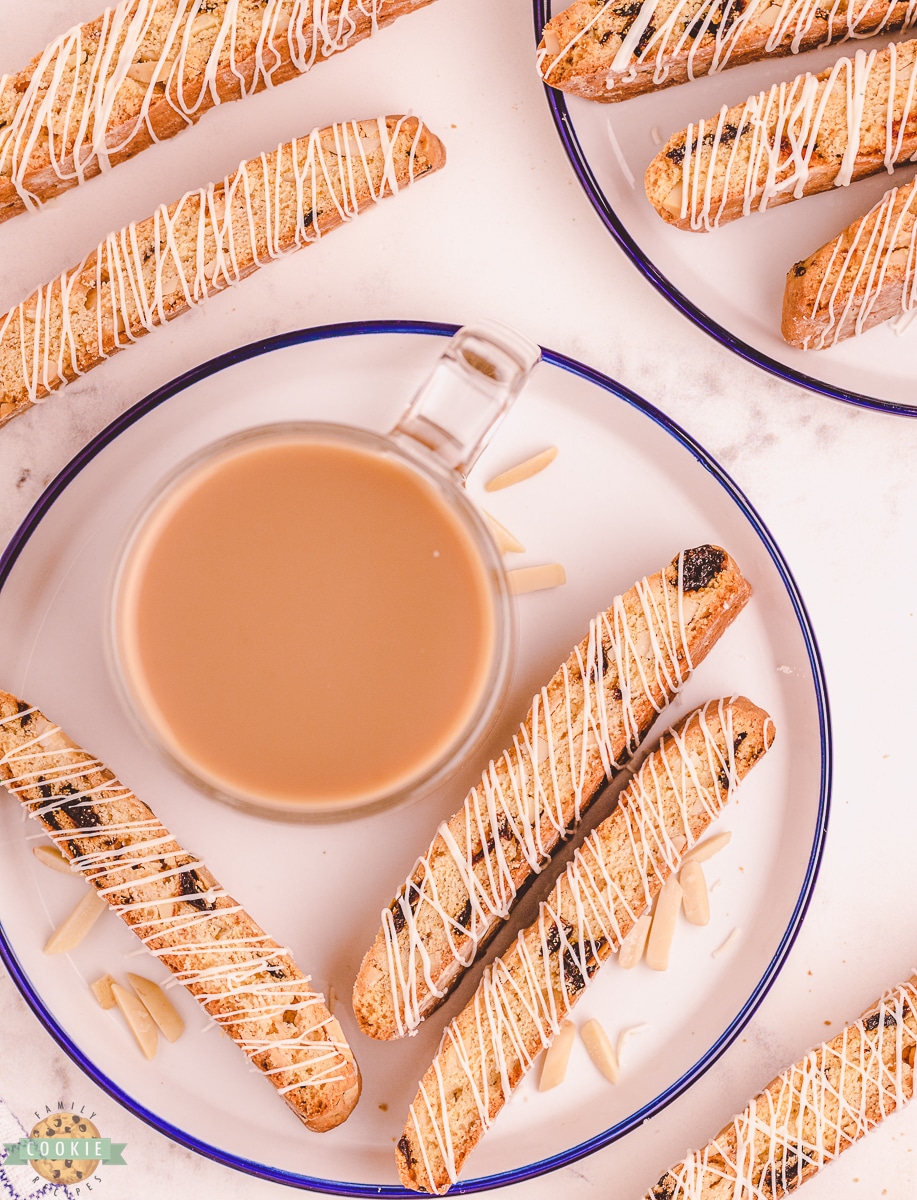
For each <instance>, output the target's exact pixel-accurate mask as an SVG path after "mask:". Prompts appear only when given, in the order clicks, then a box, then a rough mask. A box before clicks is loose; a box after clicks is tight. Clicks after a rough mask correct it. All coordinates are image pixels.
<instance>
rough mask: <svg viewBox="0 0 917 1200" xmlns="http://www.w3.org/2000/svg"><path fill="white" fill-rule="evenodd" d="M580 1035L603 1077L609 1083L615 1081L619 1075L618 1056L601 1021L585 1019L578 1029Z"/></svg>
mask: <svg viewBox="0 0 917 1200" xmlns="http://www.w3.org/2000/svg"><path fill="white" fill-rule="evenodd" d="M580 1037H581V1038H582V1039H583V1045H584V1046H585V1047H586V1049H587V1050H588V1051H589V1057H590V1058H591V1059H592V1061H593V1062H594V1063H595V1065H596V1066H597V1067H598V1069H599V1070H600V1071H601V1072H602V1074H603V1075H604V1076H605V1078H606V1079H608V1080H609V1081H610V1082H611V1083H617V1082H618V1078H619V1076H620V1069H619V1067H618V1056H617V1054H615V1048H614V1046H612V1044H611V1041H610V1039H609V1037H608V1034H607V1033H606V1032H605V1030H604V1028H603V1027H602V1025H601V1023H600V1022H599V1021H596V1020H592V1021H587V1022H586V1024H585V1025H584V1026H583V1028H582V1029H581V1030H580Z"/></svg>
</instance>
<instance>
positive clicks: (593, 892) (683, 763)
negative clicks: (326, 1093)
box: [396, 697, 773, 1192]
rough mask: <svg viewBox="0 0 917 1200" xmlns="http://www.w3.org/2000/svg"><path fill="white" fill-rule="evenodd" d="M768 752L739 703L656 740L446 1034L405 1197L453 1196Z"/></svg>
mask: <svg viewBox="0 0 917 1200" xmlns="http://www.w3.org/2000/svg"><path fill="white" fill-rule="evenodd" d="M772 740H773V726H772V724H771V721H770V718H769V717H768V715H767V713H765V712H764V711H763V710H762V709H760V708H757V707H756V706H755V705H754V704H752V703H751V702H750V701H748V700H746V699H744V697H738V698H736V697H733V698H732V699H730V700H720V701H718V702H714V701H711V702H710V703H709V704H707V705H705V706H704V707H703V708H701V709H698V710H697V711H695V712H693V713H691V714H690V716H688V717H686V718H685V719H684V720H683V721H681V722H679V724H678V725H677V726H675V728H673V729H671V730H669V731H668V732H667V733H666V734H664V735H663V737H662V739H661V740H660V743H659V746H658V748H657V749H656V750H654V751H653V752H652V754H650V755H649V756H648V757H647V758H646V760H645V762H644V763H643V765H642V766H641V768H640V770H639V771H638V772H637V774H636V775H635V776H634V778H633V779H632V780H631V782H630V783H629V784H628V786H627V787H626V788H625V790H624V791H623V792H622V793H621V797H620V800H619V802H618V807H617V808H616V809H615V811H614V812H613V813H612V815H611V816H610V817H608V818H606V820H605V821H603V822H602V823H601V824H600V825H599V826H598V827H597V828H596V829H595V830H594V831H593V833H591V834H590V836H589V837H588V838H587V839H586V841H585V842H584V843H583V846H582V847H581V849H580V850H578V851H577V853H576V855H575V857H574V858H573V861H572V862H571V863H570V865H569V866H568V867H567V870H566V871H565V872H564V874H563V875H561V877H560V878H559V879H558V881H557V883H556V884H555V886H554V889H553V890H552V892H551V895H550V897H549V898H548V899H547V900H546V901H544V902H543V903H542V904H541V905H540V906H539V910H538V917H537V918H536V920H535V921H534V922H533V923H532V924H531V925H530V926H529V927H528V929H525V930H523V931H522V932H521V933H520V934H519V936H518V937H517V938H516V941H515V942H514V943H513V944H512V946H510V948H509V950H507V952H506V953H505V954H504V955H503V956H502V958H499V959H497V960H496V961H495V962H494V963H493V964H491V966H489V967H488V968H487V970H486V971H485V973H484V976H483V978H482V980H481V982H480V984H479V985H478V988H477V991H476V992H475V994H474V996H473V997H472V998H471V1000H470V1001H469V1002H468V1004H467V1005H466V1006H465V1007H464V1008H463V1009H462V1011H461V1012H460V1013H459V1015H458V1016H457V1017H456V1018H455V1020H454V1021H452V1022H451V1023H450V1024H449V1025H448V1026H447V1028H446V1031H445V1033H444V1034H443V1039H442V1041H441V1043H440V1047H439V1051H438V1052H437V1055H436V1058H435V1060H434V1062H433V1064H432V1066H431V1067H430V1069H429V1070H428V1071H427V1072H426V1074H425V1075H424V1077H423V1080H422V1081H421V1084H420V1088H419V1090H418V1093H417V1096H416V1097H415V1099H414V1102H413V1104H412V1105H411V1111H410V1113H409V1115H408V1119H407V1122H406V1123H405V1127H404V1132H403V1134H402V1136H401V1138H400V1140H399V1142H398V1145H397V1149H396V1158H397V1161H398V1171H399V1174H400V1176H401V1182H402V1183H403V1184H404V1185H405V1186H406V1187H410V1188H415V1189H417V1190H419V1191H430V1192H443V1191H446V1190H447V1189H448V1188H449V1187H450V1185H451V1184H453V1183H454V1182H455V1180H456V1177H457V1175H458V1173H459V1171H460V1170H461V1169H462V1164H463V1163H464V1161H465V1159H466V1158H467V1156H468V1155H469V1154H470V1153H471V1151H472V1150H473V1149H474V1147H475V1146H476V1145H477V1143H478V1142H479V1141H480V1139H481V1137H483V1135H484V1133H485V1132H486V1131H487V1129H488V1128H489V1127H490V1125H491V1124H492V1123H493V1121H494V1119H495V1118H496V1116H497V1114H498V1113H499V1112H500V1110H501V1109H502V1107H503V1105H504V1104H505V1103H506V1101H507V1100H508V1099H509V1097H510V1094H511V1092H512V1091H513V1090H514V1088H516V1087H517V1086H518V1084H519V1083H520V1081H521V1080H522V1078H523V1076H524V1075H525V1074H526V1072H527V1071H528V1070H529V1068H530V1067H531V1066H532V1065H533V1063H534V1061H535V1059H536V1057H537V1056H538V1054H539V1053H540V1052H541V1051H542V1050H543V1049H544V1048H545V1047H546V1046H549V1045H550V1044H551V1042H552V1041H553V1039H554V1037H555V1036H556V1035H557V1033H558V1031H559V1030H560V1027H561V1024H562V1023H563V1021H564V1020H565V1018H566V1017H567V1015H568V1014H569V1012H570V1011H571V1009H572V1008H573V1006H574V1005H575V1004H576V1002H577V1001H578V1000H579V998H580V996H581V995H582V993H583V991H584V990H585V988H586V986H587V984H588V983H589V981H590V979H591V978H592V976H593V975H594V974H595V972H596V971H597V970H598V968H599V966H600V965H601V964H602V962H604V961H605V959H607V958H608V957H609V956H610V955H611V954H613V953H615V952H616V951H617V950H618V949H619V947H620V945H621V942H622V941H623V939H624V938H625V937H626V935H627V932H628V930H629V929H630V928H631V927H632V926H633V924H634V922H635V921H637V920H638V919H639V917H640V916H641V914H642V913H644V912H646V911H648V909H649V908H650V906H651V905H652V903H653V900H654V898H655V896H656V894H657V892H658V891H659V889H660V888H661V887H662V885H663V883H664V882H665V880H666V879H667V878H668V877H669V876H670V875H671V874H673V873H675V872H676V871H677V870H678V867H679V865H680V863H681V860H682V857H683V856H684V854H685V852H686V851H687V850H689V849H690V848H691V847H692V846H694V845H695V844H696V842H697V841H698V840H699V838H700V837H701V836H702V834H703V833H704V831H705V830H706V829H707V828H708V826H709V825H710V822H711V821H712V820H713V819H714V818H715V817H717V816H718V815H719V812H720V810H721V809H722V807H723V805H724V804H726V803H727V801H728V800H729V798H730V797H731V795H732V793H733V791H734V789H735V787H736V785H737V784H738V782H739V780H741V779H742V778H744V776H745V775H746V774H747V772H748V771H750V770H751V768H752V767H753V766H754V764H755V763H756V762H757V761H758V760H759V759H760V758H761V756H762V755H764V754H765V753H766V752H767V750H768V748H769V746H770V745H771V742H772Z"/></svg>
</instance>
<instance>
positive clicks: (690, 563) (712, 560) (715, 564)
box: [682, 546, 726, 592]
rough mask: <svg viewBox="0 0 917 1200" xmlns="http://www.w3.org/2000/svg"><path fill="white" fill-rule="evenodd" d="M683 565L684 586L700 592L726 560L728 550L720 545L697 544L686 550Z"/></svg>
mask: <svg viewBox="0 0 917 1200" xmlns="http://www.w3.org/2000/svg"><path fill="white" fill-rule="evenodd" d="M682 561H683V566H682V586H683V588H684V590H685V591H686V592H699V591H700V589H701V588H705V587H708V586H709V585H710V584H711V583H712V582H713V580H714V579H716V577H717V575H719V573H720V571H722V569H723V563H724V562H725V561H726V551H725V550H721V549H720V548H719V546H695V547H694V549H693V550H686V551H685V553H684V558H683V560H682Z"/></svg>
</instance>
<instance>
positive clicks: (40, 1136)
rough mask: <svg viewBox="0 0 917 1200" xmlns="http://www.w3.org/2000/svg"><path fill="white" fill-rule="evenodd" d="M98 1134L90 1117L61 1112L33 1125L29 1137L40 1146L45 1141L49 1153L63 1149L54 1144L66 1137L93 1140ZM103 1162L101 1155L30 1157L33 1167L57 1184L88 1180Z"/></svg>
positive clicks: (43, 1177) (68, 1138) (42, 1175)
mask: <svg viewBox="0 0 917 1200" xmlns="http://www.w3.org/2000/svg"><path fill="white" fill-rule="evenodd" d="M98 1136H99V1131H98V1129H96V1127H95V1125H93V1123H92V1121H90V1120H89V1119H88V1118H87V1117H80V1116H78V1115H77V1114H76V1113H72V1112H58V1113H54V1115H53V1116H50V1117H45V1118H44V1120H42V1121H39V1122H38V1123H37V1124H36V1125H34V1126H33V1127H32V1132H31V1133H30V1134H29V1140H30V1141H35V1142H38V1143H39V1148H41V1144H42V1143H43V1142H47V1143H48V1149H49V1152H53V1151H55V1150H57V1149H60V1147H56V1146H55V1145H54V1143H55V1142H59V1141H63V1139H65V1138H66V1139H67V1141H68V1142H69V1141H70V1139H72V1138H81V1139H83V1138H85V1139H87V1140H93V1141H94V1140H95V1139H96V1138H98ZM65 1148H66V1149H70V1148H71V1147H70V1146H69V1145H68V1146H67V1147H65ZM101 1161H102V1160H101V1159H99V1158H95V1159H86V1158H81V1159H72V1158H33V1159H32V1160H31V1162H32V1166H33V1167H34V1168H35V1170H36V1171H37V1172H38V1174H39V1175H40V1176H41V1177H42V1179H47V1180H48V1182H49V1183H58V1184H66V1183H79V1182H80V1180H81V1179H88V1178H89V1177H90V1176H91V1175H92V1173H93V1171H94V1170H95V1169H96V1167H97V1166H98V1165H99V1163H100V1162H101Z"/></svg>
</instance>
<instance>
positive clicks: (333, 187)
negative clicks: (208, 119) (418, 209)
mask: <svg viewBox="0 0 917 1200" xmlns="http://www.w3.org/2000/svg"><path fill="white" fill-rule="evenodd" d="M408 120H411V121H414V120H416V119H414V118H407V117H401V118H399V119H398V120H397V121H396V122H395V123H394V124H393V126H392V128H391V129H390V128H389V127H388V124H387V121H386V118H385V117H379V118H377V119H375V120H373V121H369V122H366V121H363V122H357V121H353V122H348V123H345V124H339V125H334V126H331V127H329V128H327V129H320V130H319V129H316V130H314V131H313V132H312V133H311V134H309V135H308V136H307V137H304V138H296V139H294V140H293V141H292V142H287V143H284V144H282V145H281V146H280V147H279V148H278V150H277V151H276V152H275V153H273V154H262V155H261V157H260V158H257V159H252V160H251V161H249V162H244V163H242V164H241V165H240V166H239V168H238V170H237V171H235V172H234V173H233V174H231V175H229V176H227V178H226V179H225V180H224V181H223V182H222V183H221V184H219V185H211V186H210V187H207V188H200V189H196V190H194V191H191V192H188V193H187V194H186V195H185V196H183V197H182V198H181V200H179V201H178V202H177V203H176V204H172V205H165V204H164V205H161V206H160V207H159V208H158V209H157V210H156V212H155V213H154V214H153V216H152V217H150V218H148V219H147V220H145V221H143V222H141V223H140V224H137V223H133V224H131V225H128V226H127V227H126V228H124V229H122V230H120V232H117V233H113V234H110V235H109V236H108V237H107V238H106V239H105V241H104V242H102V243H101V244H100V245H99V246H98V247H97V249H96V250H94V251H93V252H92V253H90V254H89V255H87V256H86V257H85V258H84V259H83V260H82V262H80V263H79V264H78V265H77V266H76V267H74V268H72V269H70V270H67V271H64V272H63V274H61V275H60V276H59V277H58V278H57V279H54V280H52V281H51V282H50V283H48V284H45V285H44V286H42V287H40V288H39V289H38V291H36V292H34V293H33V294H32V295H31V296H29V297H28V298H27V299H26V300H23V301H22V302H21V303H20V304H19V305H17V306H16V307H15V308H13V309H11V310H10V311H9V312H8V313H7V314H6V315H5V316H4V317H2V318H0V346H3V345H4V343H8V342H9V341H10V339H13V342H14V346H15V347H16V349H15V350H14V351H13V354H14V355H15V357H17V358H18V359H19V364H20V367H19V375H20V387H21V388H22V390H23V391H24V393H25V396H26V398H27V400H28V402H29V403H32V404H35V403H38V402H40V401H41V400H44V399H46V398H47V396H48V394H49V393H50V392H51V391H52V390H53V389H55V388H57V387H58V386H60V384H61V383H62V382H64V381H65V380H67V379H73V378H76V377H77V376H79V375H81V374H82V373H83V371H84V370H85V369H88V368H89V367H91V366H95V365H96V364H97V361H98V360H99V359H104V358H107V357H108V356H109V355H110V354H113V353H115V352H116V351H118V350H120V349H123V348H124V347H125V346H127V345H130V343H131V342H134V341H136V340H137V339H138V338H139V337H141V336H143V335H144V334H146V333H148V332H149V331H151V330H152V329H153V328H155V326H157V325H159V324H162V323H163V322H165V321H168V320H171V319H172V317H174V316H178V315H179V314H180V313H181V312H183V311H185V309H186V308H187V307H191V306H194V305H198V304H201V303H202V302H203V301H205V300H206V299H208V298H209V297H210V296H212V295H214V294H215V293H216V292H219V291H222V290H223V289H224V288H227V287H230V286H232V285H234V284H236V283H238V282H239V281H240V280H241V279H242V278H244V277H245V276H246V275H248V274H249V273H250V272H251V271H252V270H253V269H254V268H256V267H259V266H262V265H264V263H266V262H268V261H270V260H271V259H275V258H278V257H280V256H281V255H283V254H286V253H289V252H291V251H293V250H296V249H298V248H299V247H301V246H304V245H307V244H309V243H311V242H314V241H317V240H318V239H319V238H320V237H321V236H322V224H323V222H327V221H328V219H329V216H331V217H333V218H334V220H333V222H332V223H333V224H337V221H338V219H339V220H340V221H349V220H351V218H353V217H354V216H356V215H357V214H358V213H359V211H360V210H361V206H364V205H365V203H366V201H367V199H368V200H369V201H370V202H372V203H377V202H378V201H379V200H381V199H382V198H383V196H385V195H388V194H394V193H396V192H397V191H398V190H399V172H398V170H397V169H396V162H395V149H396V144H397V143H398V138H399V135H400V134H401V132H402V129H403V127H404V124H405V121H408ZM423 134H424V125H423V122H422V121H420V120H416V131H415V132H414V133H413V135H412V137H411V145H410V152H409V155H408V166H407V180H408V182H411V181H412V180H413V177H414V162H415V157H416V153H417V148H418V146H419V143H420V140H421V138H422V137H423ZM380 152H381V164H380V163H379V162H378V161H377V162H376V163H375V164H374V165H371V162H370V160H371V159H373V158H376V157H377V156H378V155H379V153H380ZM403 181H404V180H403V179H402V182H403ZM87 312H88V313H89V314H90V315H89V317H88V319H87V316H86V314H87ZM87 359H88V366H86V365H84V364H85V363H86V361H87ZM7 392H8V394H13V393H12V391H11V385H10V384H9V383H8V384H7ZM2 400H3V396H2V394H0V401H2Z"/></svg>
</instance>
